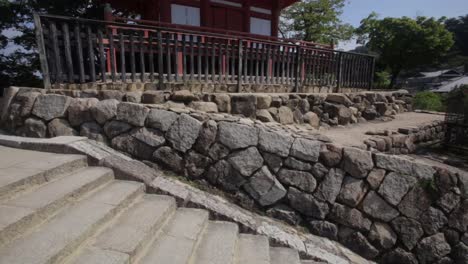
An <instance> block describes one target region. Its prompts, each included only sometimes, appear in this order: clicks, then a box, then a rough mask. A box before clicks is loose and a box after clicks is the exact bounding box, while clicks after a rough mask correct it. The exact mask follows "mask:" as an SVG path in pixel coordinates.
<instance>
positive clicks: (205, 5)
mask: <svg viewBox="0 0 468 264" xmlns="http://www.w3.org/2000/svg"><path fill="white" fill-rule="evenodd" d="M200 16H201V21H200V22H201V26H202V27H212V25H213V14H212V12H211V1H210V0H201V1H200Z"/></svg>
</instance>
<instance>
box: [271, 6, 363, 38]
mask: <svg viewBox="0 0 468 264" xmlns="http://www.w3.org/2000/svg"><path fill="white" fill-rule="evenodd" d="M344 6H345V0H304V1H300V2H298V3H296V4H294V5H292V6H291V7H289V8H287V9H286V10H284V11H283V13H282V18H281V23H280V32H281V34H282V35H283V36H284V37H289V38H294V39H301V40H306V41H313V42H319V43H335V44H336V43H338V41H341V40H349V39H351V37H352V36H353V31H354V29H353V27H352V26H351V25H350V24H346V23H343V22H342V21H341V20H340V15H341V14H342V13H343V8H344Z"/></svg>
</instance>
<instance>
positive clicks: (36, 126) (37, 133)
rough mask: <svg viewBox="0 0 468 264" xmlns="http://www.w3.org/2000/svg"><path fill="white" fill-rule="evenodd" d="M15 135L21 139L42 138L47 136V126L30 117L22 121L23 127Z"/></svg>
mask: <svg viewBox="0 0 468 264" xmlns="http://www.w3.org/2000/svg"><path fill="white" fill-rule="evenodd" d="M16 133H17V134H18V135H19V136H22V137H33V138H44V137H45V136H46V134H47V126H46V125H45V124H44V122H43V121H42V120H40V119H38V118H34V117H30V118H28V119H26V121H24V126H23V127H21V128H19V129H18V130H17V131H16Z"/></svg>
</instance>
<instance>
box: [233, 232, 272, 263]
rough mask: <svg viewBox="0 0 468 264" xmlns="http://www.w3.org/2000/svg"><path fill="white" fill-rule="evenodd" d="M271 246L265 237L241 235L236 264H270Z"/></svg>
mask: <svg viewBox="0 0 468 264" xmlns="http://www.w3.org/2000/svg"><path fill="white" fill-rule="evenodd" d="M269 263H270V245H269V243H268V239H267V237H265V236H256V235H248V234H240V235H239V242H238V246H237V254H236V264H269Z"/></svg>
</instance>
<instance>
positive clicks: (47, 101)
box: [32, 94, 71, 121]
mask: <svg viewBox="0 0 468 264" xmlns="http://www.w3.org/2000/svg"><path fill="white" fill-rule="evenodd" d="M70 100H71V98H70V97H68V96H63V95H58V94H44V95H40V96H38V97H37V99H36V102H35V103H34V107H33V110H32V114H33V115H35V116H37V117H40V118H42V119H44V120H46V121H50V120H52V119H54V118H57V117H64V116H65V114H66V112H67V109H68V106H69V105H70Z"/></svg>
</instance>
